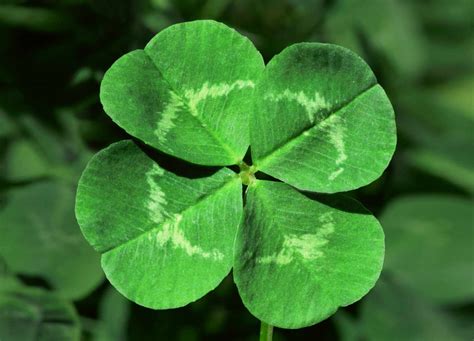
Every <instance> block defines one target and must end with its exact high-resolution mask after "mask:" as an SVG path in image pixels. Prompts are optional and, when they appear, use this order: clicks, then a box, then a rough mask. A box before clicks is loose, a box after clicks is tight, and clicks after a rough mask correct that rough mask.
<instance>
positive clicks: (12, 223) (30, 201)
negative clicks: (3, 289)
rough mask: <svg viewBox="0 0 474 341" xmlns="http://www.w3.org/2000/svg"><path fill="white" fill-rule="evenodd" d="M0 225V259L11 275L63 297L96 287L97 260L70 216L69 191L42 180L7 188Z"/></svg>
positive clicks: (98, 278) (74, 296)
mask: <svg viewBox="0 0 474 341" xmlns="http://www.w3.org/2000/svg"><path fill="white" fill-rule="evenodd" d="M0 221H1V224H0V235H1V238H0V256H1V257H3V258H4V259H5V262H6V264H7V265H8V267H9V268H10V269H11V270H12V271H13V272H15V273H19V274H25V275H29V276H35V277H41V278H43V279H44V280H46V281H47V282H48V283H49V284H50V285H51V286H52V287H53V288H54V289H55V290H56V291H57V293H58V294H59V295H60V296H62V297H65V298H69V299H79V298H82V297H84V296H86V295H87V294H89V293H90V292H91V291H92V290H93V289H94V288H95V287H96V286H97V285H99V284H100V283H101V281H102V279H103V273H102V271H101V268H100V264H99V256H98V255H97V253H95V252H94V251H93V250H91V248H90V246H89V245H87V243H86V242H85V240H84V238H83V237H82V235H81V232H80V230H79V226H78V225H77V223H76V220H75V218H74V189H73V188H70V187H68V186H65V185H62V184H60V183H57V182H53V181H45V182H38V183H35V184H31V185H28V186H24V187H21V188H18V189H15V190H12V191H11V192H10V193H9V195H8V197H7V203H6V206H5V207H4V208H3V209H2V210H0Z"/></svg>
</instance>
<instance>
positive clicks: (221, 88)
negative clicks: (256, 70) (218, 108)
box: [184, 79, 255, 116]
mask: <svg viewBox="0 0 474 341" xmlns="http://www.w3.org/2000/svg"><path fill="white" fill-rule="evenodd" d="M254 87H255V83H254V82H253V81H251V80H240V79H239V80H236V81H235V82H233V83H231V84H228V83H219V84H211V85H209V82H205V83H204V84H203V86H202V87H201V88H200V89H198V90H185V91H184V97H185V98H186V99H187V100H188V101H189V102H188V105H189V109H190V112H191V115H193V116H199V115H200V114H199V110H198V105H199V104H200V103H201V102H203V101H204V100H206V99H207V98H218V97H226V96H227V95H229V93H230V92H231V91H234V90H242V89H245V88H250V89H253V88H254Z"/></svg>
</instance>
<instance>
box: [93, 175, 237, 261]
mask: <svg viewBox="0 0 474 341" xmlns="http://www.w3.org/2000/svg"><path fill="white" fill-rule="evenodd" d="M229 177H230V180H228V181H227V182H225V183H224V184H222V186H220V187H218V188H216V189H214V190H212V191H211V192H209V193H207V194H205V195H203V196H202V197H200V198H199V199H198V200H197V201H196V202H195V203H193V204H192V205H191V206H189V207H187V208H185V209H184V210H182V211H179V212H173V215H175V214H180V215H184V214H185V213H186V212H188V211H190V210H192V209H193V208H194V207H195V206H197V205H198V204H200V203H201V202H203V201H206V200H207V199H209V198H211V197H212V196H213V195H215V194H216V193H217V192H219V191H221V190H223V189H224V188H226V187H227V186H229V185H230V184H233V182H234V181H237V180H240V178H239V177H238V176H237V174H233V175H230V176H229ZM170 222H173V217H168V218H166V219H164V220H163V221H162V222H161V223H159V224H158V225H157V226H156V227H153V228H151V229H149V230H147V231H144V232H142V233H140V234H138V235H137V236H135V237H133V238H132V239H129V240H127V241H125V242H124V243H122V244H118V245H115V246H112V247H110V248H108V249H106V250H104V251H100V252H101V254H102V255H104V254H106V253H107V252H111V251H113V250H115V249H118V248H120V247H123V246H125V245H127V244H129V243H131V242H133V241H135V240H137V239H139V238H141V237H143V236H144V235H146V234H148V233H150V232H153V231H158V230H160V229H162V228H163V225H165V224H166V223H170Z"/></svg>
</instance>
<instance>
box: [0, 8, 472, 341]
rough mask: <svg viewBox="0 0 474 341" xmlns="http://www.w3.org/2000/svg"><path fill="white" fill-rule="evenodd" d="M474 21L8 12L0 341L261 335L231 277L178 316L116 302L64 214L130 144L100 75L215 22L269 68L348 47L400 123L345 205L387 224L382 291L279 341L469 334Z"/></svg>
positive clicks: (328, 13) (0, 58)
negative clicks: (176, 30)
mask: <svg viewBox="0 0 474 341" xmlns="http://www.w3.org/2000/svg"><path fill="white" fill-rule="evenodd" d="M473 15H474V3H473V2H472V1H470V0H456V1H448V0H412V1H408V0H384V1H381V0H271V1H270V0H268V1H267V0H261V1H254V0H252V1H251V0H240V1H229V0H206V1H197V0H176V1H172V0H138V1H137V0H121V1H111V0H61V1H52V0H30V1H28V0H1V2H0V258H1V260H0V338H2V337H3V338H5V339H7V340H9V339H12V340H16V339H21V340H28V339H34V338H33V337H34V336H33V335H36V336H37V337H38V338H39V339H41V337H43V339H45V340H47V339H48V337H49V335H53V334H51V333H60V335H64V337H65V338H66V339H68V338H72V337H74V335H77V334H79V333H80V334H81V338H82V339H83V340H156V339H158V338H160V339H166V340H204V339H205V340H209V339H218V338H225V339H235V340H237V339H238V340H242V339H244V340H245V339H255V338H256V335H257V330H258V321H256V320H255V319H254V318H253V317H251V316H250V314H249V313H248V312H247V311H246V310H245V308H244V307H243V305H242V303H241V301H240V298H239V296H238V294H237V292H236V288H235V286H234V285H233V283H232V278H231V277H229V278H226V279H225V280H224V282H223V283H222V284H221V285H220V286H219V288H218V289H217V290H216V291H215V292H213V293H211V294H209V295H207V296H206V297H205V298H203V299H201V300H199V301H198V302H196V303H193V304H191V305H189V306H187V307H185V308H182V309H178V310H170V311H152V310H148V309H145V308H142V307H140V306H137V305H135V304H133V303H130V302H128V301H126V300H125V299H123V298H122V297H121V296H120V294H118V293H117V292H116V291H115V290H114V289H113V288H111V287H110V285H108V284H107V282H106V281H104V280H103V277H102V276H101V275H100V274H101V273H100V272H99V273H98V270H97V267H98V265H99V264H98V258H97V257H95V255H94V254H90V253H88V251H90V250H88V249H87V245H86V246H85V247H86V249H84V245H83V244H82V243H81V238H82V236H81V235H80V232H79V229H78V226H77V225H76V223H75V220H74V216H73V210H72V208H73V205H74V202H73V196H72V194H73V193H74V191H75V186H76V183H77V179H78V176H79V175H80V173H81V171H82V169H83V168H84V166H85V164H86V162H87V161H88V159H89V158H90V156H91V155H92V154H93V153H94V152H95V151H97V150H99V149H101V148H103V147H105V146H107V145H108V144H110V143H112V142H114V141H118V140H121V139H124V138H126V137H128V136H127V135H126V133H125V132H123V131H122V130H120V129H119V128H118V127H116V126H115V125H114V124H113V123H112V122H111V120H110V119H109V118H108V116H107V115H105V114H104V113H103V111H102V108H101V105H100V103H99V98H98V95H99V83H100V80H101V78H102V75H103V73H104V71H105V70H107V68H108V67H109V66H110V65H111V63H112V62H114V61H115V60H116V59H117V58H118V57H119V56H121V55H122V54H124V53H126V52H128V51H130V50H132V49H135V48H143V46H144V45H145V44H146V42H148V41H149V39H150V38H151V37H152V36H153V35H154V34H155V33H156V32H158V31H159V30H161V29H163V28H164V27H166V26H168V25H170V24H173V23H176V22H180V21H187V20H193V19H204V18H208V19H209V18H211V19H216V20H219V21H222V22H224V23H226V24H228V25H230V26H233V27H235V28H236V29H238V30H239V31H241V32H242V33H243V34H245V35H247V36H249V37H250V38H251V40H252V41H253V42H254V43H255V44H256V46H257V48H258V49H259V50H260V51H261V52H262V54H263V56H264V58H265V60H266V61H268V60H269V59H270V58H271V57H272V56H273V55H275V54H276V53H278V52H279V51H281V50H282V49H283V48H284V47H286V46H287V45H289V44H291V43H295V42H300V41H319V42H331V43H336V44H340V45H343V46H346V47H349V48H351V49H353V50H355V51H356V52H357V53H359V54H360V55H362V56H363V57H364V59H365V60H366V61H367V62H368V63H369V64H370V65H371V67H372V68H373V70H374V71H375V73H376V75H377V77H378V80H379V82H380V83H381V84H382V86H383V87H384V88H385V89H386V90H387V93H388V95H389V97H390V98H391V100H392V103H393V105H394V107H395V112H396V115H397V124H398V133H399V142H398V149H397V152H396V154H395V157H394V159H393V161H392V163H391V165H390V167H389V169H388V170H387V171H386V172H385V174H384V175H383V176H382V177H381V178H380V179H379V180H378V181H377V182H375V183H374V184H372V185H370V186H367V187H365V188H362V189H359V190H357V191H354V192H351V193H350V195H352V196H354V197H356V198H357V199H358V200H360V201H361V202H362V203H364V204H365V205H366V206H367V207H368V208H369V209H370V210H372V212H374V214H375V215H376V216H377V217H379V218H380V219H381V221H382V224H383V226H384V228H385V231H386V236H387V254H386V265H385V270H384V272H383V274H382V279H381V281H380V282H379V284H378V285H377V286H376V288H375V289H374V290H373V291H372V292H371V293H370V294H369V295H368V296H367V297H366V298H365V299H363V300H362V301H361V302H359V303H357V304H355V305H352V306H350V307H348V308H346V309H341V310H340V311H339V312H338V313H337V314H336V315H335V316H334V317H333V318H331V319H328V320H327V321H324V322H323V323H321V324H319V325H316V326H314V327H311V328H305V329H301V330H296V331H286V330H276V331H275V339H276V340H290V339H291V340H299V339H301V340H305V339H308V340H311V339H315V338H317V339H318V340H335V339H340V340H392V339H393V340H402V339H403V340H468V339H472V337H473V336H474V330H473V326H472V323H470V322H472V320H473V318H474V305H473V300H474V291H473V289H474V278H473V276H474V275H473V266H474V259H473V257H474V254H473V252H472V246H473V243H474V232H473V231H474V230H473V229H474V226H473V225H474V221H473V220H474V218H473V213H472V211H473V210H472V195H473V193H474V158H473V157H472V146H473V142H474V141H473V134H472V127H473V124H474V105H473V92H474V63H473V60H474V34H473V22H472V18H473ZM156 157H157V158H158V159H159V160H160V162H161V164H164V165H165V166H166V167H167V168H169V169H170V170H173V171H174V172H176V173H178V174H182V175H188V176H199V175H200V174H199V173H192V174H190V172H189V169H187V168H186V164H185V163H183V162H181V161H179V160H177V159H174V158H171V157H167V156H165V155H163V154H160V153H158V154H157V155H156ZM201 168H202V169H200V170H198V171H197V172H202V174H205V173H206V169H205V167H201ZM12 245H13V246H14V247H11V246H12ZM61 259H64V262H61V261H60V260H61ZM58 264H59V265H58ZM74 278H79V279H81V280H74ZM86 279H87V280H86ZM401 326H403V327H401ZM19 331H21V332H22V333H23V334H21V335H20V334H19ZM2 333H3V334H2ZM55 335H58V334H55ZM15 337H16V338H15Z"/></svg>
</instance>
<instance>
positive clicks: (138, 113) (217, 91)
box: [100, 21, 264, 165]
mask: <svg viewBox="0 0 474 341" xmlns="http://www.w3.org/2000/svg"><path fill="white" fill-rule="evenodd" d="M263 69H264V64H263V60H262V57H261V56H260V54H259V52H258V51H257V50H256V49H255V47H254V46H253V45H252V43H251V42H250V40H248V39H247V38H245V37H243V36H241V35H240V34H238V33H237V32H236V31H234V30H233V29H230V28H229V27H227V26H225V25H223V24H220V23H217V22H213V21H194V22H188V23H183V24H177V25H173V26H171V27H169V28H167V29H165V30H163V31H161V32H160V33H159V34H157V35H156V36H155V37H154V38H153V39H152V40H151V41H150V42H149V43H148V45H147V46H146V47H145V49H144V50H136V51H133V52H130V53H128V54H126V55H124V56H122V57H121V58H120V59H119V60H117V61H116V62H115V63H114V64H113V65H112V67H111V68H110V69H109V70H108V71H107V73H106V74H105V76H104V79H103V81H102V84H101V92H100V98H101V102H102V104H103V106H104V110H105V111H106V113H107V114H108V115H109V116H110V117H111V118H112V119H113V120H114V121H115V122H116V123H117V124H118V125H119V126H121V127H122V128H124V129H125V130H126V131H127V132H128V133H129V134H131V135H133V136H135V137H137V138H139V139H141V140H143V141H144V142H146V143H147V144H149V145H151V146H153V147H155V148H158V149H160V150H162V151H164V152H166V153H168V154H171V155H173V156H176V157H179V158H182V159H185V160H187V161H190V162H193V163H198V164H205V165H230V164H236V163H238V162H240V161H241V160H242V158H243V156H244V155H245V152H246V151H247V149H248V145H249V137H248V114H249V113H250V112H251V110H252V104H253V96H252V94H253V89H254V87H255V82H256V80H257V79H258V78H259V76H260V74H261V73H262V71H263Z"/></svg>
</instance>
